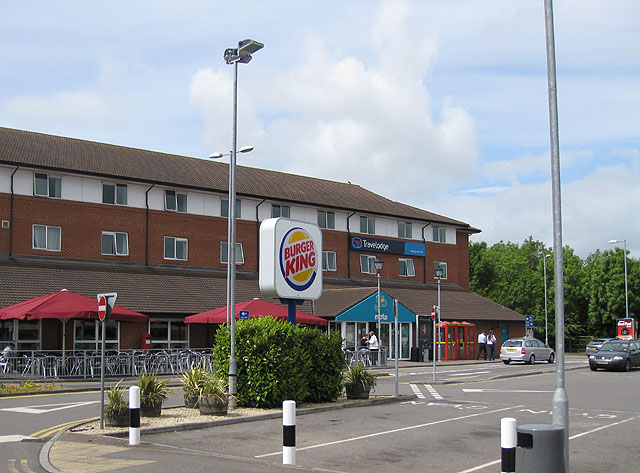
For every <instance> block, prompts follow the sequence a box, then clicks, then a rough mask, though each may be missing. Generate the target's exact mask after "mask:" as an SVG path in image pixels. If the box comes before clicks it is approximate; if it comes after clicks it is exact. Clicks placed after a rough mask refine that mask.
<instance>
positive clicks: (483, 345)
mask: <svg viewBox="0 0 640 473" xmlns="http://www.w3.org/2000/svg"><path fill="white" fill-rule="evenodd" d="M482 353H484V359H485V360H486V359H487V334H486V333H485V332H484V331H482V332H480V335H478V356H477V357H476V360H479V359H480V355H481V354H482Z"/></svg>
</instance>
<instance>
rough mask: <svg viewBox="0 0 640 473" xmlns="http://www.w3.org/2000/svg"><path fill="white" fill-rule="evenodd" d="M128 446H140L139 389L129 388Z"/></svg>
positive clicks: (135, 387) (137, 387) (136, 387)
mask: <svg viewBox="0 0 640 473" xmlns="http://www.w3.org/2000/svg"><path fill="white" fill-rule="evenodd" d="M129 445H140V387H139V386H131V387H130V388H129Z"/></svg>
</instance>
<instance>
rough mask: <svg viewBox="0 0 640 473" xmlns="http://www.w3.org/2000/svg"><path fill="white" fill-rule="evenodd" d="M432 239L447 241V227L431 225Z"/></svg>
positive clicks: (441, 241)
mask: <svg viewBox="0 0 640 473" xmlns="http://www.w3.org/2000/svg"><path fill="white" fill-rule="evenodd" d="M433 241H437V242H440V243H446V242H447V229H446V228H442V227H433Z"/></svg>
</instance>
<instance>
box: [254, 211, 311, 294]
mask: <svg viewBox="0 0 640 473" xmlns="http://www.w3.org/2000/svg"><path fill="white" fill-rule="evenodd" d="M259 269H260V277H259V280H260V290H261V291H262V293H263V294H264V295H265V296H267V297H280V298H282V299H305V300H315V299H318V298H319V297H320V295H321V294H322V231H321V230H320V227H318V226H317V225H313V224H310V223H302V222H296V221H294V220H289V219H287V218H269V219H267V220H264V221H263V222H262V223H261V224H260V268H259Z"/></svg>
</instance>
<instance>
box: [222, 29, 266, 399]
mask: <svg viewBox="0 0 640 473" xmlns="http://www.w3.org/2000/svg"><path fill="white" fill-rule="evenodd" d="M263 47H264V45H263V44H262V43H258V42H257V41H254V40H252V39H245V40H242V41H240V42H238V47H236V48H228V49H225V51H224V60H225V61H226V63H227V64H233V147H232V150H231V159H230V162H229V222H228V243H227V247H228V258H229V259H228V261H227V320H229V322H230V325H231V347H230V353H229V394H230V396H229V408H230V409H235V407H236V394H237V384H236V382H237V379H236V376H237V373H238V371H237V362H236V315H235V313H236V300H235V288H236V152H237V149H236V147H237V139H238V64H247V63H248V62H249V61H251V55H252V54H253V53H255V52H256V51H259V50H260V49H262V48H263Z"/></svg>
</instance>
